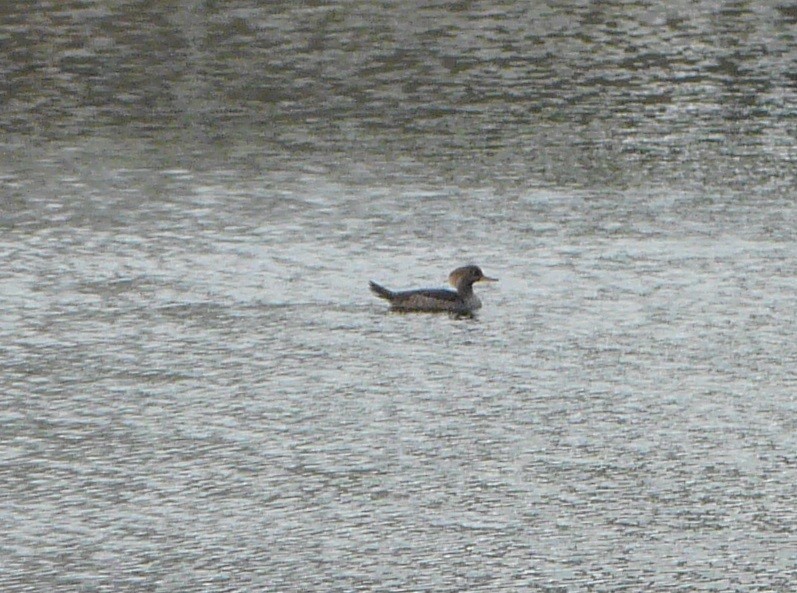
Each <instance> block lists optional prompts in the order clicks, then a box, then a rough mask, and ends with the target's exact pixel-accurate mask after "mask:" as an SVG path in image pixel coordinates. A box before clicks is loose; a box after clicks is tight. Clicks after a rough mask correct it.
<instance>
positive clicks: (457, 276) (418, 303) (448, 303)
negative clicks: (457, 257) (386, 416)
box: [369, 264, 498, 315]
mask: <svg viewBox="0 0 797 593" xmlns="http://www.w3.org/2000/svg"><path fill="white" fill-rule="evenodd" d="M497 281H498V278H491V277H489V276H485V275H484V272H482V269H481V268H480V267H479V266H476V265H473V264H471V265H467V266H462V267H459V268H457V269H456V270H454V271H453V272H451V273H450V274H449V275H448V283H449V284H450V285H451V286H453V287H454V288H455V289H456V290H449V289H447V288H420V289H413V290H402V291H394V290H390V289H388V288H385V287H384V286H382V285H380V284H377V283H376V282H374V281H373V280H371V281H370V282H369V287H370V288H371V292H373V293H374V294H375V295H376V296H378V297H379V298H380V299H385V300H386V301H388V302H389V303H390V310H391V311H402V312H416V313H442V312H446V313H452V314H455V315H473V313H474V312H475V311H477V310H479V309H480V308H481V306H482V302H481V300H479V297H477V296H476V294H475V293H474V292H473V285H474V284H475V283H476V282H497Z"/></svg>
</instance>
